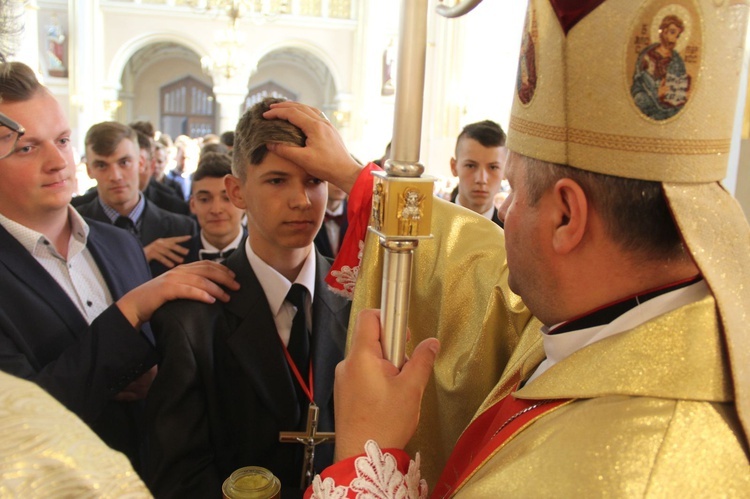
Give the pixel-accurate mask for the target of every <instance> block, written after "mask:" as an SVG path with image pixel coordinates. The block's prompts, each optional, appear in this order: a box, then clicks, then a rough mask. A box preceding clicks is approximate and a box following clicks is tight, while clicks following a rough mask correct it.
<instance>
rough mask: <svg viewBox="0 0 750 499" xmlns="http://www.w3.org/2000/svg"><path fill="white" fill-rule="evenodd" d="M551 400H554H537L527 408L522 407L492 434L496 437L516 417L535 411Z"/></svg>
mask: <svg viewBox="0 0 750 499" xmlns="http://www.w3.org/2000/svg"><path fill="white" fill-rule="evenodd" d="M550 402H552V400H540V401H539V402H537V403H536V404H534V405H530V406H528V407H527V408H525V409H521V410H520V411H518V412H517V413H515V414H514V415H512V416H511V417H509V418H508V419H507V420H506V421H505V423H503V424H502V425H500V428H498V429H497V430H496V431H495V433H493V434H492V438H495V437H496V436H497V434H498V433H500V432H501V431H502V429H503V428H505V427H506V426H508V425H509V424H510V423H512V422H513V421H515V420H516V419H518V418H519V417H521V416H523V415H524V414H526V413H527V412H529V411H533V410H534V409H536V408H537V407H540V406H543V405H544V404H549V403H550Z"/></svg>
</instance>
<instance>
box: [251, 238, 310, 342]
mask: <svg viewBox="0 0 750 499" xmlns="http://www.w3.org/2000/svg"><path fill="white" fill-rule="evenodd" d="M245 250H246V251H247V260H248V261H249V262H250V267H252V269H253V272H255V275H256V277H257V278H258V281H260V285H261V287H262V288H263V292H264V293H265V294H266V299H267V300H268V304H269V305H270V307H271V312H272V313H273V321H274V322H275V323H276V331H278V333H279V337H280V338H281V341H282V342H283V343H284V345H285V346H287V345H289V335H290V333H291V331H292V321H293V320H294V316H295V314H296V313H297V308H296V307H295V306H294V305H292V304H291V303H289V302H287V301H286V295H287V293H289V289H290V288H291V287H292V284H294V283H291V282H289V279H287V278H286V277H284V276H283V275H281V274H280V273H279V272H278V271H277V270H276V269H274V268H273V267H271V266H270V265H268V264H267V263H266V262H264V261H263V260H261V258H260V257H259V256H258V255H256V254H255V252H253V249H252V248H251V247H250V238H248V239H247V240H246V241H245ZM315 259H316V256H315V248H314V246H313V245H312V244H311V245H310V253H309V254H308V255H307V259H306V260H305V263H304V264H303V265H302V269H301V270H300V271H299V275H298V276H297V279H295V281H294V282H295V283H299V284H301V285H303V286H304V287H305V288H307V291H308V295H307V299H306V301H305V307H307V314H306V316H307V330H308V331H312V313H311V312H312V302H313V300H314V299H315Z"/></svg>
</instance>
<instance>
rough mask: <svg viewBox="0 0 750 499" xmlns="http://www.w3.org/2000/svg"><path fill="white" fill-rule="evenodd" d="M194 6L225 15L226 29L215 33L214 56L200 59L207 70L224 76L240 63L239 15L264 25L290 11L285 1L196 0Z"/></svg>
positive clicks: (229, 76) (242, 38)
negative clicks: (226, 20)
mask: <svg viewBox="0 0 750 499" xmlns="http://www.w3.org/2000/svg"><path fill="white" fill-rule="evenodd" d="M195 6H196V7H198V8H199V9H201V10H203V11H206V12H213V13H215V14H216V15H226V16H227V18H228V21H229V22H228V24H227V27H226V29H224V30H222V31H221V32H219V33H218V34H217V35H216V41H215V43H214V45H215V46H216V49H215V50H214V53H213V55H212V56H210V57H209V56H206V57H203V58H202V59H201V65H202V66H203V70H204V71H205V72H206V73H209V74H221V75H222V76H224V77H225V78H227V79H230V78H232V77H233V76H234V75H235V73H236V72H237V69H238V68H239V65H240V64H241V62H242V61H240V54H241V51H242V46H243V44H244V37H243V36H242V33H241V32H239V31H238V29H237V24H238V21H239V20H240V18H245V19H250V20H251V21H253V22H254V23H255V24H264V23H268V22H273V21H275V20H276V19H278V17H279V16H280V15H281V14H288V13H289V7H288V2H287V1H286V0H197V1H196V2H195Z"/></svg>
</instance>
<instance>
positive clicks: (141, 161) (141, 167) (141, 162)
mask: <svg viewBox="0 0 750 499" xmlns="http://www.w3.org/2000/svg"><path fill="white" fill-rule="evenodd" d="M145 171H146V156H144V155H143V154H141V153H138V173H143V172H145Z"/></svg>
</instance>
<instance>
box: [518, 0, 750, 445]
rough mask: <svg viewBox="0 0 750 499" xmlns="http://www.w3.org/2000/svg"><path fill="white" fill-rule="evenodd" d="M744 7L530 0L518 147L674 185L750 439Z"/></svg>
mask: <svg viewBox="0 0 750 499" xmlns="http://www.w3.org/2000/svg"><path fill="white" fill-rule="evenodd" d="M747 11H748V2H747V1H746V0H671V1H669V0H646V1H642V2H634V1H633V0H606V1H605V0H577V1H573V0H530V2H529V8H528V11H527V16H526V22H525V26H524V32H523V41H522V44H521V54H520V58H519V65H518V75H517V81H516V93H515V97H514V102H513V109H512V116H511V120H510V127H509V133H508V143H507V145H508V148H509V149H511V150H512V151H515V152H517V153H520V154H523V155H525V156H529V157H532V158H537V159H540V160H544V161H549V162H553V163H560V164H564V165H569V166H572V167H576V168H580V169H583V170H588V171H592V172H597V173H603V174H608V175H614V176H619V177H627V178H636V179H642V180H650V181H658V182H662V185H663V187H664V192H665V194H666V197H667V200H668V203H669V206H670V209H671V210H672V213H673V216H674V218H675V220H676V222H677V225H678V227H679V229H680V231H681V234H682V237H683V239H684V240H685V242H686V244H687V247H688V248H689V250H690V252H691V254H692V256H693V259H694V260H695V262H696V263H697V264H698V266H699V267H700V269H701V272H702V273H703V275H704V277H705V279H706V282H707V283H708V285H709V286H710V288H711V291H712V292H713V294H714V296H715V298H716V302H717V305H718V308H719V312H720V315H721V321H722V326H723V329H724V335H725V339H726V342H727V349H728V353H729V359H730V364H731V369H732V375H733V381H734V385H735V402H736V405H737V410H738V413H739V415H740V419H741V421H742V424H743V427H744V429H745V434H746V436H747V435H750V335H748V334H747V319H748V315H749V312H750V250H749V248H750V227H748V223H747V220H746V219H745V217H744V215H743V213H742V210H741V209H740V207H739V204H738V203H737V202H736V201H735V200H734V199H733V198H732V196H731V195H730V194H729V193H728V192H726V191H725V190H724V188H723V187H722V186H721V185H720V184H719V182H720V181H721V180H722V179H723V178H724V177H725V175H726V169H727V161H728V159H729V149H730V141H731V136H732V129H733V122H734V116H735V111H736V105H737V96H738V92H739V80H740V73H741V71H742V59H743V53H744V50H743V43H744V41H745V36H746V22H747Z"/></svg>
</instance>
